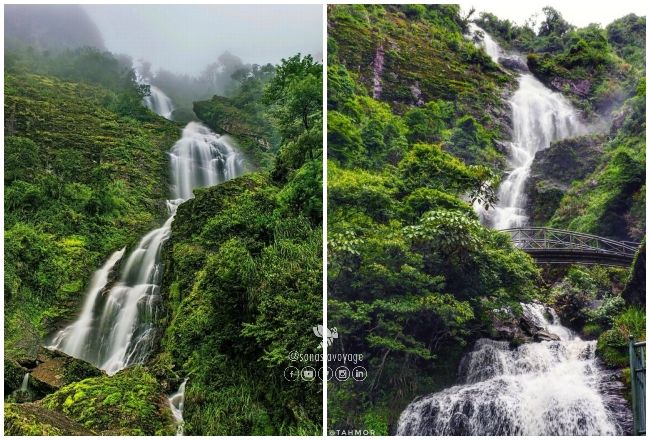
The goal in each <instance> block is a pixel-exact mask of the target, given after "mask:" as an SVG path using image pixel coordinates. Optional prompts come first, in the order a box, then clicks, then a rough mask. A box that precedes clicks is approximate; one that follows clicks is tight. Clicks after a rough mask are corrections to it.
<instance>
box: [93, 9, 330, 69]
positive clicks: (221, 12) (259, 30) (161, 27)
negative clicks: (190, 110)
mask: <svg viewBox="0 0 650 440" xmlns="http://www.w3.org/2000/svg"><path fill="white" fill-rule="evenodd" d="M84 8H85V9H86V11H87V12H88V14H89V15H90V17H91V19H92V20H93V21H94V22H95V24H96V25H97V27H98V28H99V30H100V32H101V34H102V37H103V38H104V43H105V44H106V48H107V49H108V50H110V51H111V52H114V53H125V54H127V55H130V56H131V57H133V59H134V60H135V61H137V60H138V59H140V58H144V59H146V60H148V61H150V62H151V63H152V64H153V69H154V71H155V70H157V69H159V68H161V67H162V68H165V69H167V70H171V71H172V72H175V73H189V74H196V73H199V72H200V71H201V70H202V69H203V68H204V67H205V66H206V65H207V64H209V63H211V62H214V61H216V59H217V57H218V56H219V55H220V54H221V53H223V52H224V51H226V50H227V51H230V52H231V53H233V54H235V55H237V56H239V57H240V58H241V59H242V60H243V61H244V62H247V63H257V64H265V63H268V62H270V63H277V62H279V61H280V60H281V59H282V58H287V57H289V56H292V55H295V54H296V53H298V52H300V53H302V54H308V53H310V54H312V55H314V56H316V57H318V60H319V61H320V58H321V57H322V33H323V26H322V10H323V8H322V6H321V5H187V6H184V5H183V6H181V5H85V6H84Z"/></svg>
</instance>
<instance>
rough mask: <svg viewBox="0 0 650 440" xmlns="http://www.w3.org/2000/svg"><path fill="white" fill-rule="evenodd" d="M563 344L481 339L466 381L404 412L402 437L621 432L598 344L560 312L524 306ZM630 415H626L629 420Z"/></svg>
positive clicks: (463, 373) (464, 369) (469, 358)
mask: <svg viewBox="0 0 650 440" xmlns="http://www.w3.org/2000/svg"><path fill="white" fill-rule="evenodd" d="M522 306H523V308H524V314H527V316H528V317H529V319H532V320H533V321H534V322H535V323H536V325H539V326H540V327H542V328H544V329H545V330H546V331H548V332H549V333H551V334H554V335H556V336H558V337H559V340H557V341H543V342H533V343H528V344H523V345H521V346H519V347H517V348H516V349H511V348H510V347H509V343H508V342H507V341H494V340H490V339H479V340H478V341H477V342H476V343H475V346H474V348H473V350H472V351H470V352H469V353H467V354H466V355H465V356H464V358H463V360H462V361H461V364H460V367H459V373H460V382H461V384H460V385H456V386H453V387H451V388H447V389H445V390H443V391H440V392H438V393H434V394H430V395H427V396H423V397H419V398H417V399H415V400H414V401H413V402H411V403H410V404H409V406H408V407H407V408H406V409H405V410H404V411H403V412H402V414H401V416H400V418H399V422H398V428H397V434H398V435H620V434H623V433H624V431H625V428H624V426H623V425H624V424H625V420H621V417H620V416H617V415H616V414H615V412H617V411H615V409H616V410H618V409H620V405H621V402H620V399H621V397H620V396H618V395H617V394H616V393H611V394H610V393H607V392H606V389H607V386H608V385H607V384H606V383H605V382H607V381H608V380H609V378H608V377H607V373H608V372H607V370H605V369H603V368H602V367H601V366H600V364H599V361H598V360H597V358H596V357H595V349H596V343H595V341H583V340H582V339H580V338H579V337H578V336H576V335H575V334H573V332H571V330H569V329H568V328H566V327H564V326H562V325H561V324H560V322H559V319H558V318H557V315H555V313H554V312H553V310H552V309H550V308H547V307H545V306H543V305H542V304H537V303H535V304H522ZM625 416H626V415H623V419H624V418H625Z"/></svg>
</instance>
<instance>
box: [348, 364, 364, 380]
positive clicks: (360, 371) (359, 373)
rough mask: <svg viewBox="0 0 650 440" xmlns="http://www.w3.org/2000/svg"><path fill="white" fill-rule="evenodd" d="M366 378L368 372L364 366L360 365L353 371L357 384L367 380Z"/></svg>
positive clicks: (353, 377)
mask: <svg viewBox="0 0 650 440" xmlns="http://www.w3.org/2000/svg"><path fill="white" fill-rule="evenodd" d="M366 377H368V372H367V371H366V369H365V368H363V367H362V366H360V365H359V366H357V367H354V369H353V370H352V379H354V380H356V381H357V382H362V381H364V380H366Z"/></svg>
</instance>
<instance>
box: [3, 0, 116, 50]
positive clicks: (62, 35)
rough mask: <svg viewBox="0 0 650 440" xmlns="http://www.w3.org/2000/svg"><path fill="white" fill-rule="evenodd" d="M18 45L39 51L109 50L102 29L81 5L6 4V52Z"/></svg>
mask: <svg viewBox="0 0 650 440" xmlns="http://www.w3.org/2000/svg"><path fill="white" fill-rule="evenodd" d="M17 44H27V45H28V46H32V47H33V48H34V49H37V50H54V51H57V50H64V49H74V48H78V47H84V46H91V47H95V48H97V49H100V50H106V47H105V46H104V40H103V38H102V36H101V33H100V32H99V29H97V26H95V24H94V23H93V22H92V20H91V19H90V17H89V16H88V14H87V13H86V11H84V10H83V8H82V7H81V6H79V5H5V49H7V48H11V47H12V46H15V45H17Z"/></svg>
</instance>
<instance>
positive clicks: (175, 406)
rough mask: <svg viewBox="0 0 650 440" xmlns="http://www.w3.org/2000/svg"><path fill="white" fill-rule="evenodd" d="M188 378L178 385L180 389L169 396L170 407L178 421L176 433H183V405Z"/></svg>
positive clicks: (175, 419)
mask: <svg viewBox="0 0 650 440" xmlns="http://www.w3.org/2000/svg"><path fill="white" fill-rule="evenodd" d="M187 379H188V378H185V380H184V381H183V383H181V386H180V387H178V391H176V392H175V393H174V394H172V395H171V396H169V398H168V400H169V408H170V409H171V410H172V415H173V416H174V421H175V422H176V426H177V428H176V435H183V406H184V405H185V385H186V384H187Z"/></svg>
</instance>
